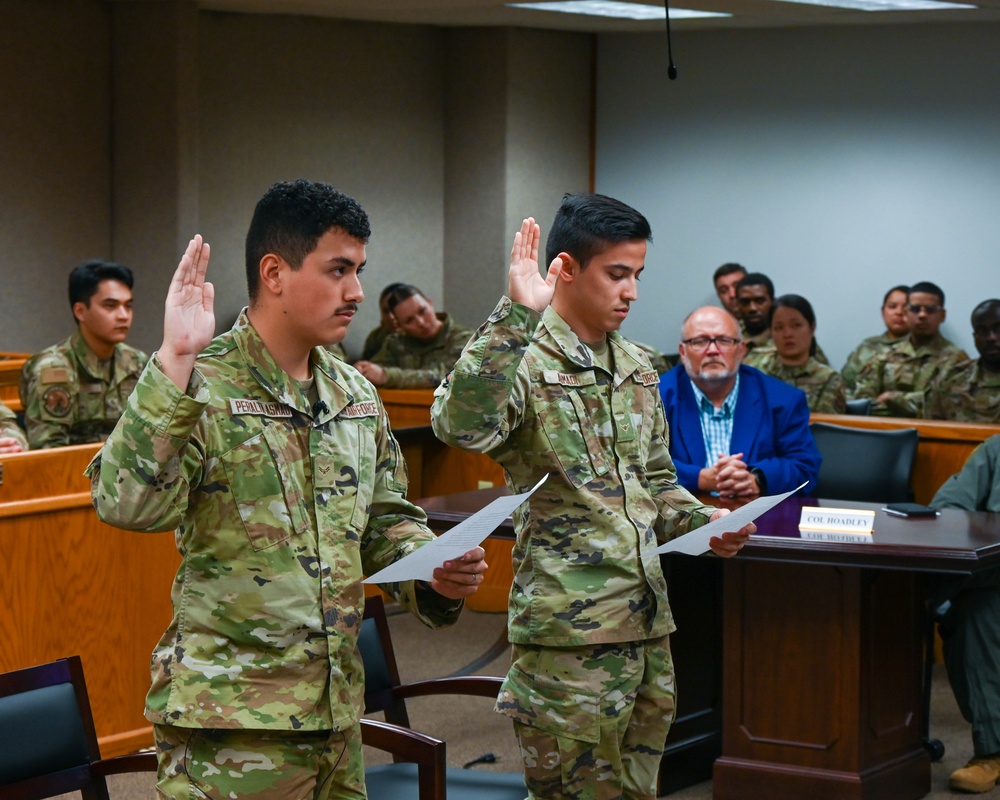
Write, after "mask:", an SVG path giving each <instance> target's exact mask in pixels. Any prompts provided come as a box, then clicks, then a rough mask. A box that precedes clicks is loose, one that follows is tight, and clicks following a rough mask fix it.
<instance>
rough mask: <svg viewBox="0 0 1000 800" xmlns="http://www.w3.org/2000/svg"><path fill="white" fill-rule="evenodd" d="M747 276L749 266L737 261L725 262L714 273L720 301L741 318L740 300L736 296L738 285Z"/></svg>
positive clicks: (724, 306) (716, 290)
mask: <svg viewBox="0 0 1000 800" xmlns="http://www.w3.org/2000/svg"><path fill="white" fill-rule="evenodd" d="M746 276H747V268H746V267H744V266H743V265H742V264H737V263H736V262H735V261H730V262H729V263H726V264H723V265H722V266H721V267H719V268H718V269H717V270H715V273H714V274H713V275H712V283H713V284H714V285H715V294H716V295H718V297H719V302H720V303H722V307H723V308H724V309H726V311H728V312H729V313H730V314H732V315H733V316H734V317H736V318H737V319H739V318H740V301H739V299H738V298H737V297H736V285H737V284H738V283H739V282H740V281H741V280H743V279H744V278H745V277H746Z"/></svg>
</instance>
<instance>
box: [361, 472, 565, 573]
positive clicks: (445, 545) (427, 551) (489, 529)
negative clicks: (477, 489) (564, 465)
mask: <svg viewBox="0 0 1000 800" xmlns="http://www.w3.org/2000/svg"><path fill="white" fill-rule="evenodd" d="M548 477H549V476H548V475H545V476H544V477H543V478H542V479H541V480H540V481H539V482H538V483H536V484H535V486H534V488H532V489H530V490H529V491H527V492H522V493H521V494H511V495H506V496H504V497H498V498H497V499H496V500H494V501H493V502H492V503H490V504H489V505H488V506H486V507H485V508H482V509H480V510H479V511H477V512H476V513H475V514H473V515H472V516H471V517H469V518H468V519H464V520H462V521H461V522H460V523H458V525H456V526H455V527H454V528H452V529H451V530H449V531H445V532H444V533H442V534H441V535H440V536H438V537H437V538H435V539H433V540H432V541H430V542H428V543H427V544H425V545H423V546H422V547H420V548H418V549H416V550H414V551H413V552H412V553H410V554H409V555H408V556H406V557H405V558H401V559H399V561H397V562H396V563H395V564H390V565H389V566H388V567H386V568H385V569H382V570H379V571H378V572H376V573H375V574H374V575H372V576H371V577H370V578H366V579H365V583H393V582H395V581H412V580H423V581H429V580H431V579H433V577H434V570H435V569H436V568H437V567H440V566H441V564H443V563H444V562H445V561H448V560H449V559H453V558H458V557H459V556H460V555H463V554H464V553H467V552H468V551H469V550H471V549H472V548H473V547H478V546H479V545H480V544H482V543H483V541H484V540H485V539H486V537H487V536H489V535H490V534H491V533H493V531H495V530H496V529H497V528H498V527H499V526H500V523H501V522H503V521H504V520H505V519H507V517H509V516H510V513H511V512H512V511H513V510H514V509H515V508H517V507H518V506H519V505H521V503H523V502H524V501H525V500H527V499H528V498H529V497H531V495H532V494H533V493H534V492H535V489H537V488H538V487H539V486H541V485H542V484H543V483H545V479H546V478H548Z"/></svg>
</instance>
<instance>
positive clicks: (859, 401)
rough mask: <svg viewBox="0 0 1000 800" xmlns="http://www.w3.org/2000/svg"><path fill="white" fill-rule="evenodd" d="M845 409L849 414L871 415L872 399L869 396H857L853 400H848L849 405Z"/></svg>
mask: <svg viewBox="0 0 1000 800" xmlns="http://www.w3.org/2000/svg"><path fill="white" fill-rule="evenodd" d="M845 411H846V412H847V413H848V414H857V415H858V416H863V417H867V416H871V413H872V401H871V398H868V397H856V398H854V399H853V400H848V401H847V407H846V409H845Z"/></svg>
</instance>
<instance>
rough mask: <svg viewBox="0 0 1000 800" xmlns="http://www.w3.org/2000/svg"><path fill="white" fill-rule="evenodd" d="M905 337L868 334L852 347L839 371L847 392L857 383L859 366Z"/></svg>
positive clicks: (877, 356)
mask: <svg viewBox="0 0 1000 800" xmlns="http://www.w3.org/2000/svg"><path fill="white" fill-rule="evenodd" d="M906 339H907V337H906V336H900V337H899V338H898V339H893V338H892V337H891V336H889V334H888V333H883V334H881V335H879V336H869V337H868V338H867V339H865V340H864V341H863V342H861V344H859V345H858V346H857V347H855V348H854V352H852V353H851V354H850V355H849V356H848V357H847V362H846V363H845V364H844V368H843V369H842V370H841V371H840V374H841V377H843V379H844V383H845V384H846V386H847V390H848V391H849V392H853V391H854V389H855V387H856V386H857V383H858V373H859V372H861V368H862V367H864V365H865V364H867V363H868V362H869V361H871V360H872V359H875V358H881V357H882V354H883V353H885V352H886V351H887V350H891V349H892V348H893V347H895V346H896V345H898V344H902V343H903V342H905V341H906Z"/></svg>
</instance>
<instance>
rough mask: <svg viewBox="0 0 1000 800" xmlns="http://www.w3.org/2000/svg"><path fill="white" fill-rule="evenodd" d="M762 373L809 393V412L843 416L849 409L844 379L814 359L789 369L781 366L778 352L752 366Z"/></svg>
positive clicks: (762, 358)
mask: <svg viewBox="0 0 1000 800" xmlns="http://www.w3.org/2000/svg"><path fill="white" fill-rule="evenodd" d="M750 366H752V367H756V368H757V369H759V370H760V371H761V372H766V373H767V374H768V375H773V376H774V377H775V378H778V379H779V380H782V381H784V382H785V383H788V384H791V385H792V386H795V387H797V388H799V389H801V390H802V391H803V392H805V393H806V402H807V403H808V404H809V410H810V411H812V412H814V413H817V414H843V413H844V411H845V409H846V408H847V392H846V391H845V389H844V379H843V378H841V377H840V373H839V372H837V371H836V370H835V369H834V368H833V367H830V366H828V365H826V364H821V363H820V362H819V361H817V360H816V358H815V356H812V357H810V358H809V360H808V361H806V363H805V364H799V365H796V366H789V365H787V364H784V363H782V361H781V358H779V357H778V352H777V351H776V350H775V351H773V352H769V353H767V354H765V355H763V356H761V357H760V358H757V359H756V360H755V361H754V363H752V364H750Z"/></svg>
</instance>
